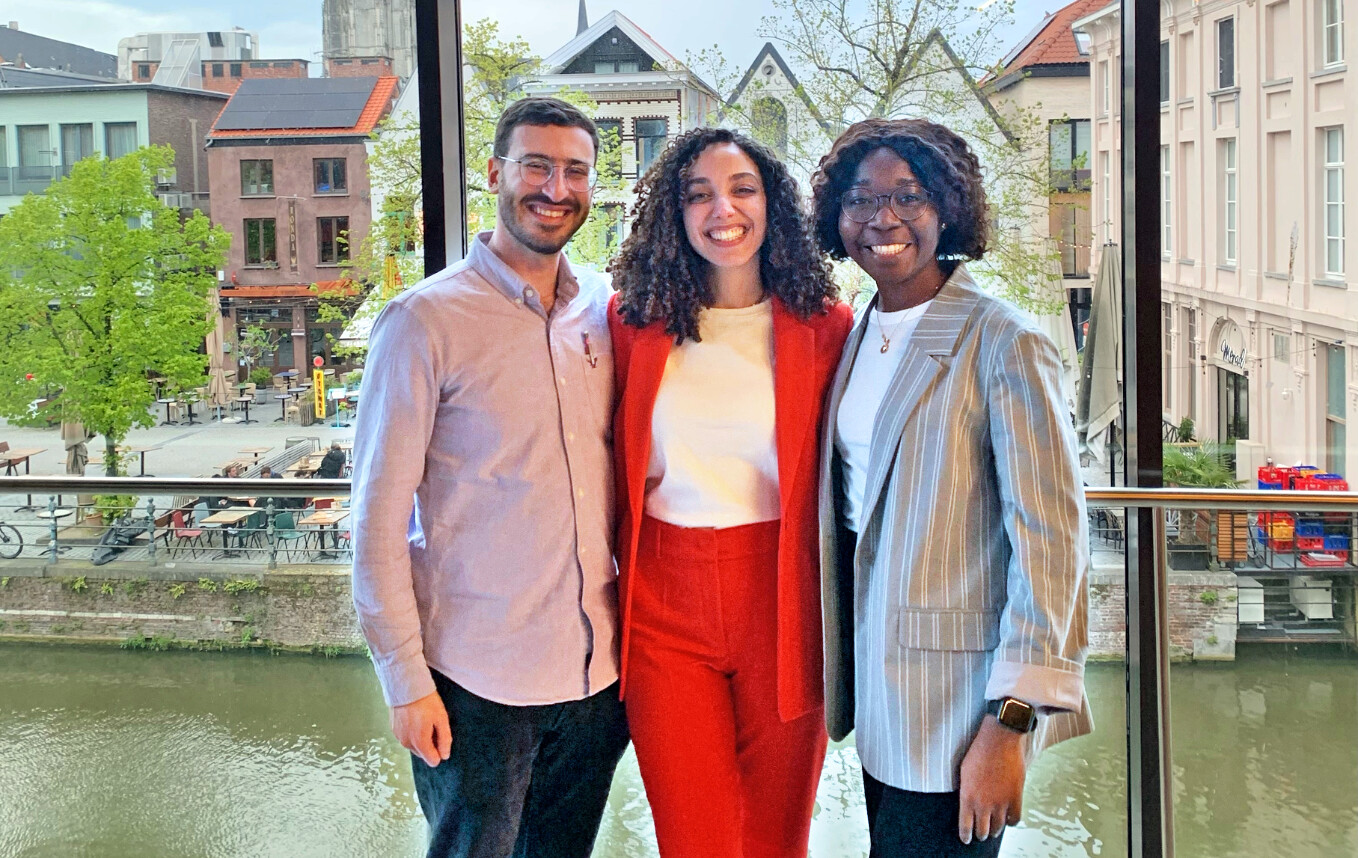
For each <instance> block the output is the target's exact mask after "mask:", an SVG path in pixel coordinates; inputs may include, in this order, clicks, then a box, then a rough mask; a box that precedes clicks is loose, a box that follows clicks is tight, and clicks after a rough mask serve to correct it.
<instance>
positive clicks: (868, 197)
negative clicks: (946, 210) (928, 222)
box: [839, 189, 929, 223]
mask: <svg viewBox="0 0 1358 858" xmlns="http://www.w3.org/2000/svg"><path fill="white" fill-rule="evenodd" d="M884 199H885V200H888V201H889V205H890V206H891V211H892V212H893V213H894V214H895V215H896V217H898V218H900V219H901V220H914V219H916V218H918V217H919V216H920V215H922V214H924V210H925V209H926V208H928V207H929V197H928V195H926V194H924V193H922V192H919V191H907V190H899V191H892V192H891V193H889V194H870V193H868V192H867V191H863V190H858V189H851V190H848V191H845V192H844V195H843V196H841V197H840V198H839V210H840V211H842V212H844V216H845V217H847V218H848V219H849V220H851V221H853V222H854V223H867V222H868V221H870V220H872V219H873V218H874V217H876V216H877V212H878V211H880V210H881V208H882V200H884Z"/></svg>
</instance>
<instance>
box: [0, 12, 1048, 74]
mask: <svg viewBox="0 0 1358 858" xmlns="http://www.w3.org/2000/svg"><path fill="white" fill-rule="evenodd" d="M1017 3H1018V5H1017V10H1016V13H1015V18H1016V20H1015V23H1014V25H1013V26H1012V27H1011V28H1010V29H1009V31H1008V33H1007V34H1006V38H1004V39H1003V40H1002V41H1003V44H1002V45H997V51H998V52H1000V53H1003V52H1004V51H1007V50H1008V48H1009V47H1011V46H1012V45H1013V43H1014V42H1016V41H1017V40H1019V39H1021V38H1022V37H1023V36H1025V35H1026V34H1027V33H1029V32H1030V31H1031V30H1032V29H1033V28H1034V27H1035V26H1036V25H1037V24H1038V22H1040V21H1041V20H1042V16H1043V14H1044V13H1045V12H1048V11H1053V12H1054V11H1056V10H1057V9H1059V8H1061V6H1062V5H1064V3H1062V2H1060V0H1017ZM586 6H587V9H588V12H589V16H590V21H591V22H593V21H596V20H598V18H600V17H602V16H603V15H604V14H606V13H607V12H608V11H609V10H611V9H615V8H616V9H618V10H619V11H621V12H622V13H623V14H625V15H626V16H627V17H628V18H631V19H632V21H633V22H634V23H636V24H637V26H639V27H641V28H642V29H643V30H645V31H646V32H647V33H649V34H650V35H651V36H652V37H653V38H654V39H655V40H656V41H657V42H659V43H660V44H661V45H663V46H664V47H665V48H666V49H667V50H669V51H670V53H672V54H674V55H675V56H676V57H678V58H679V59H681V60H682V59H684V58H685V54H686V53H688V52H693V53H697V52H698V51H700V50H702V49H704V48H708V47H711V46H712V45H714V44H716V45H718V46H719V47H720V48H721V50H722V52H723V54H724V55H725V56H726V59H727V60H728V61H729V62H730V63H732V64H733V65H735V66H738V67H740V68H741V69H742V70H743V69H744V67H745V66H747V65H748V64H749V63H751V62H753V61H754V57H755V54H756V53H757V52H758V50H759V49H760V47H762V46H763V44H764V41H765V40H764V39H763V38H760V37H759V36H758V34H757V32H756V31H757V29H758V27H759V21H760V19H761V18H762V17H763V16H765V15H768V14H771V13H772V12H773V11H774V9H773V3H772V2H771V0H738V2H733V0H682V2H680V3H676V2H674V0H612V2H606V0H586ZM462 8H463V16H464V19H465V20H468V21H474V20H477V19H479V18H483V17H491V18H498V19H500V20H501V27H500V29H501V33H502V34H506V35H517V36H522V37H523V38H524V39H526V40H527V41H528V43H529V45H531V46H532V48H533V50H534V52H536V53H537V54H538V55H539V56H546V55H548V54H550V53H552V51H554V50H556V49H557V48H558V47H560V46H561V45H563V44H565V42H566V41H568V40H569V39H570V38H571V37H572V36H574V35H575V24H576V14H577V9H578V0H511V2H509V3H506V2H505V0H463V6H462ZM677 8H682V10H683V13H682V14H678V13H676V11H675V10H676V9H677ZM506 9H512V10H513V14H512V15H506V14H505V10H506ZM8 21H17V22H18V24H19V29H21V30H24V31H27V32H30V33H35V34H37V35H41V36H47V37H49V38H54V39H60V40H62V41H66V42H74V43H76V44H79V45H84V46H86V47H90V48H94V49H96V50H101V51H105V52H107V53H111V54H112V53H117V48H118V40H119V39H120V38H123V37H125V36H131V35H134V34H136V33H142V32H154V31H167V30H168V31H187V32H203V31H207V30H229V29H231V28H232V27H234V26H239V27H242V28H244V29H246V30H251V31H255V32H258V33H259V41H260V46H261V48H262V56H263V57H265V58H294V57H296V58H301V59H310V60H318V59H319V57H320V50H321V0H231V2H230V4H229V8H228V4H224V3H221V2H215V3H210V4H209V3H201V2H194V0H40V2H34V0H0V22H8ZM714 21H719V22H720V26H713V24H712V22H714ZM995 59H998V57H996V58H995Z"/></svg>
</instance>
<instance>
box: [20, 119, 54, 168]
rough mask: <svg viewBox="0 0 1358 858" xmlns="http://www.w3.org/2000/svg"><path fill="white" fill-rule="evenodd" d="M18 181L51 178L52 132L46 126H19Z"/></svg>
mask: <svg viewBox="0 0 1358 858" xmlns="http://www.w3.org/2000/svg"><path fill="white" fill-rule="evenodd" d="M18 131H19V176H18V178H20V179H29V180H32V179H50V178H52V155H53V152H52V144H51V140H52V131H51V129H50V128H48V127H47V126H46V125H20V126H18Z"/></svg>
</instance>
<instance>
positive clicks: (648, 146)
mask: <svg viewBox="0 0 1358 858" xmlns="http://www.w3.org/2000/svg"><path fill="white" fill-rule="evenodd" d="M632 128H633V130H634V133H635V134H636V138H637V175H641V174H642V173H644V172H646V170H647V168H649V167H650V166H651V162H653V161H654V160H655V159H656V158H659V157H660V153H661V152H662V151H663V150H664V148H665V137H666V134H667V133H668V123H667V122H666V120H664V119H638V120H636V121H635V123H634V124H633V126H632Z"/></svg>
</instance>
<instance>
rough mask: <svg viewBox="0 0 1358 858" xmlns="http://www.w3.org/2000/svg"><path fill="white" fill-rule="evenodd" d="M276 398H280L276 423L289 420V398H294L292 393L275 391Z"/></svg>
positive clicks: (274, 396) (274, 420)
mask: <svg viewBox="0 0 1358 858" xmlns="http://www.w3.org/2000/svg"><path fill="white" fill-rule="evenodd" d="M273 398H274V399H277V400H278V411H279V416H278V417H275V418H274V419H273V422H275V423H286V422H287V421H288V400H289V399H291V398H292V394H290V393H275V394H274V395H273Z"/></svg>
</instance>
